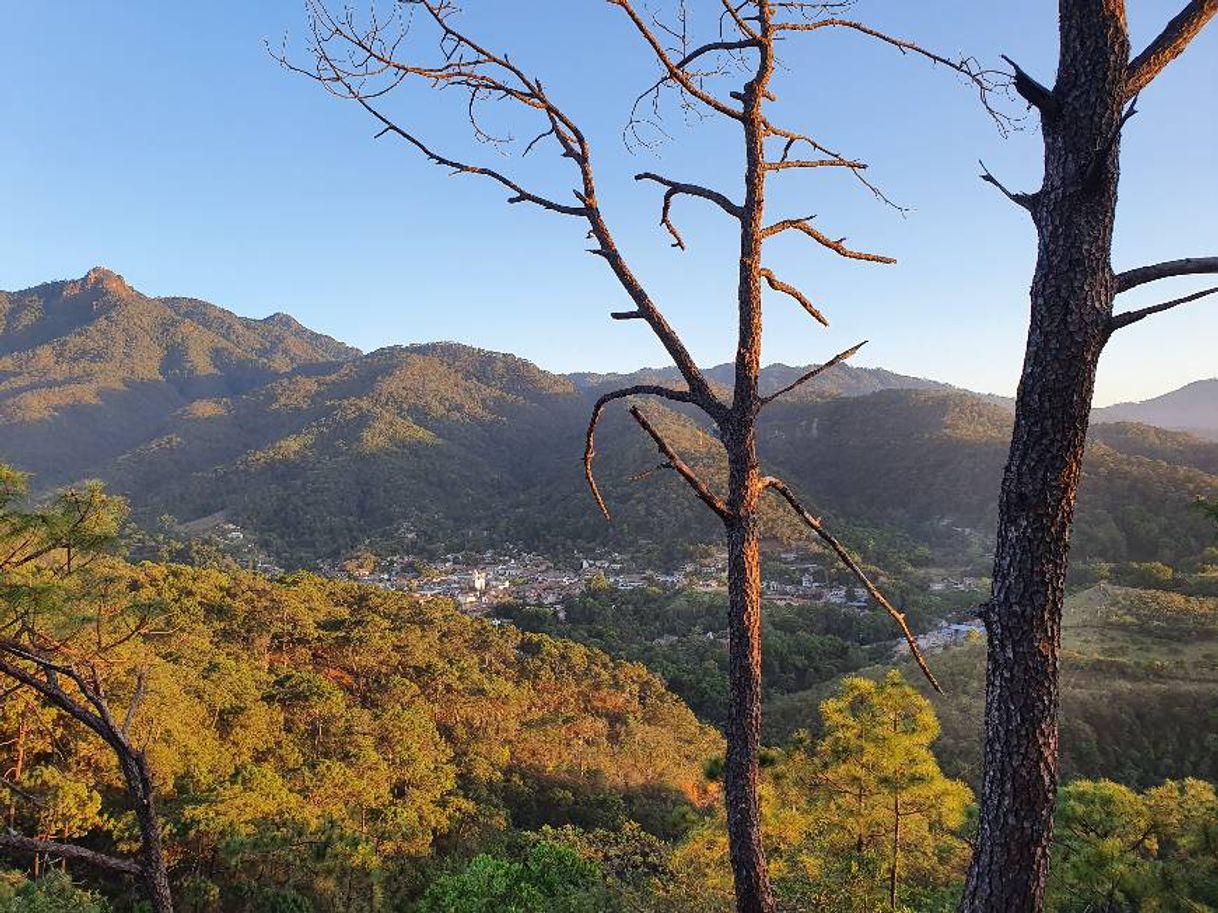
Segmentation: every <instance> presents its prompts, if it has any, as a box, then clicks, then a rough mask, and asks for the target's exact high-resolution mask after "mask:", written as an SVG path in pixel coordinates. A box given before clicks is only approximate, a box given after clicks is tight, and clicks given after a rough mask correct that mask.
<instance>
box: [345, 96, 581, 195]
mask: <svg viewBox="0 0 1218 913" xmlns="http://www.w3.org/2000/svg"><path fill="white" fill-rule="evenodd" d="M354 100H355V101H356V102H357V103H358V104H359V105H360V106H361V107H362V108H364V110H366V111H367V112H368V113H369V114H371V115H372V116H373V117H375V118H376V119H377V120H378V121H380V122H381V124H383V125H384V129H383V130H382V131H381V132H380V133H378V134H377V135H378V136H382V135H384V134H385V133H393V134H396V135H397V136H399V137H401V138H402V139H404V140H406V142H408V143H410V145H412V146H414V147H415V148H416V149H418V150H419V151H420V152H422V153H423V154H424V155H425V156H427V158H428V159H429V160H431V161H432V162H434V163H435V164H437V165H443V166H444V167H446V168H451V169H452V170H453V173H454V174H479V175H482V176H483V177H488V178H490V179H491V180H492V181H495V182H497V183H499V184H502V185H503V186H504V187H506V188H507V189H508V190H511V191H512V194H513V195H512V196H510V197H508V202H509V203H533V204H534V205H536V206H540V207H541V208H542V209H548V210H550V211H551V212H557V213H561V214H562V215H566V216H587V214H588V212H587V207H584V206H570V205H568V204H566V203H559V202H557V201H555V200H551V199H549V198H547V197H543V196H541V195H540V194H537V193H533V192H532V191H529V190H525V189H524V188H523V187H522V186H520V185H519V184H517V183H516V182H515V181H514V180H512V179H511V178H509V177H507V176H506V175H504V174H502V173H501V172H499V171H496V170H494V169H493V168H484V167H482V166H480V165H470V164H468V163H466V162H459V161H457V160H456V159H451V158H448V157H447V156H443V155H440V154H439V153H438V152H434V151H432V150H431V149H430V148H428V147H427V146H426V145H424V144H423V141H422V140H420V139H419V138H418V137H416V136H415V135H414V134H413V133H408V132H407V131H406V130H403V129H402V128H401V127H399V126H398V125H397V124H396V123H394V122H393V121H391V120H389V118H387V117H385V115H383V114H382V113H381V112H380V111H379V110H377V109H376V108H375V107H373V106H372V105H371V104H369V103H368V102H367V101H366V100H365V99H363V98H356V99H354Z"/></svg>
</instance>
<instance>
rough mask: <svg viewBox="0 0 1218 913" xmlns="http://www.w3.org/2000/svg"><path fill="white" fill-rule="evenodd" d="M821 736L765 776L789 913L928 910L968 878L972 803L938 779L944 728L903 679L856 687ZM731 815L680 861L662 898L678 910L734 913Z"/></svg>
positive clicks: (839, 697)
mask: <svg viewBox="0 0 1218 913" xmlns="http://www.w3.org/2000/svg"><path fill="white" fill-rule="evenodd" d="M821 716H822V724H821V728H822V729H823V731H824V736H823V737H822V738H821V739H819V740H812V739H811V738H810V737H808V736H807V735H806V734H804V735H801V736H800V737H799V738H797V739H796V740H795V744H794V745H793V747H792V748H791V749H790V750H788V751H787V752H784V753H783V755H782V756H781V757H780V758H779V759H778V760H777V762H776V763H774V764H773V765H771V766H770V767H769V768H768V769H767V770H766V773H765V779H764V781H763V785H762V813H763V824H764V834H765V838H766V849H767V853H768V856H769V859H770V862H771V877H772V879H773V881H774V885H775V890H776V892H777V893H778V895H779V896H780V897H781V898H783V899H784V901H785V902H786V903H788V904H790V905H791V906H790V908H791V909H793V910H794V909H816V910H824V911H828V913H873V911H878V910H887V909H889V908H890V900H891V898H890V892H891V891H892V890H893V889H894V887H895V894H896V903H897V904H898V908H900V909H906V908H910V909H917V910H927V909H930V908H933V907H934V906H935V905H936V904H938V903H940V902H941V901H943V900H944V898H946V897H948V896H949V895H950V893H951V891H952V890H953V889H954V888H955V887H956V886H957V884H958V883H959V881H960V880H961V879H962V878H963V873H964V866H965V864H966V862H967V849H968V847H967V843H966V841H965V839H964V833H963V828H964V826H965V823H966V809H967V807H968V805H969V803H970V802H971V800H972V794H971V792H970V791H969V789H968V787H967V786H965V785H964V784H963V783H960V782H957V781H953V780H948V779H947V778H945V777H944V776H943V775H942V773H941V772H940V770H939V767H938V764H937V762H936V761H935V758H934V755H933V754H932V752H931V749H930V746H931V744H932V743H933V742H934V740H935V738H936V736H937V735H938V723H937V721H936V720H935V715H934V711H933V710H932V708H931V706H930V704H929V702H928V701H926V699H925V698H923V697H921V696H920V695H919V694H918V693H917V692H916V691H915V690H914V689H913V688H911V687H910V686H909V685H908V684H906V683H905V681H904V680H903V679H902V678H901V677H900V676H899V675H897V674H896V673H892V674H891V675H889V676H888V677H886V678H885V679H884V680H883V681H881V682H873V681H870V680H867V679H860V678H847V679H846V680H845V681H844V682H843V683H842V685H841V689H840V691H839V692H838V693H837V694H836V695H835V696H834V697H832V698H830V699H828V700H826V701H825V702H824V703H822V704H821ZM726 854H727V845H726V839H725V836H724V833H723V821H722V818H721V817H720V818H718V819H717V820H716V821H715V822H714V823H712V824H710V825H708V826H707V827H705V828H704V829H702V830H700V831H699V832H698V833H697V834H695V835H694V836H692V837H691V838H690V839H689V840H688V841H686V842H685V843H684V844H683V845H682V846H681V847H679V848H678V850H677V852H676V854H675V855H674V857H673V862H672V866H673V869H674V873H675V874H674V877H673V878H672V879H671V880H670V881H669V882H668V883H667V884H665V885H663V886H662V887H661V888H660V889H659V890H660V892H661V894H662V895H664V896H666V897H667V898H668V900H669V901H671V903H672V905H673V907H674V909H682V910H685V909H688V910H697V911H703V910H706V911H712V910H714V911H718V910H726V909H729V908H730V906H731V881H730V876H729V870H728V869H727V866H726Z"/></svg>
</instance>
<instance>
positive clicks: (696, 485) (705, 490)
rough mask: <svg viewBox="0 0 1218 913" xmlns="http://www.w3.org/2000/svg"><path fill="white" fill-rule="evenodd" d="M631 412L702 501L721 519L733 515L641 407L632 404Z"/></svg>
mask: <svg viewBox="0 0 1218 913" xmlns="http://www.w3.org/2000/svg"><path fill="white" fill-rule="evenodd" d="M630 414H631V415H632V416H634V420H635V421H636V422H638V423H639V427H641V428H642V429H643V430H644V431H646V432H647V434H648V435H649V436H650V437H651V439H652V440H653V441H655V445H656V447H657V448H658V449H659V451H660V453H661V454H662V455H663V456H664V458H665V459H666V460H667V461H668V462H669V463H671V464H672V468H673V469H675V470H676V471H677V474H678V475H680V476H681V478H683V479H684V480H685V481H686V482H688V483H689V487H690V488H692V489H693V490H694V492H695V493H696V494H697V495H698V497H699V498H700V499H701V501H702V503H703V504H705V505H706V506H707V507H709V508H710V509H711V510H713V511H714V512H715V513H716V514H718V515H719V517H720V518H721V519H724V520H726V519H728V518H729V517H730V516H731V513H730V512H729V511H728V508H727V505H726V504H725V503H724V502H723V500H722V499H721V498H720V497H719V496H718V495H716V494H715V493H714V492H713V491H711V490H710V488H709V487H708V486H707V484H706V483H705V482H703V481H702V479H701V478H700V477H699V476H698V474H697V473H696V472H694V471H693V469H691V468H690V467H689V465H688V464H687V463H686V462H685V461H684V460H682V459H681V457H679V456H678V455H677V452H676V451H675V450H673V449H672V447H671V446H669V444H668V442H667V441H666V440H664V438H663V436H662V435H661V434H660V432H659V431H657V430H656V428H655V426H653V425H652V424H651V422H649V421H647V418H646V416H644V415H643V413H642V412H640V411H639V407H638V406H631V407H630Z"/></svg>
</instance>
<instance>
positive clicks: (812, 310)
mask: <svg viewBox="0 0 1218 913" xmlns="http://www.w3.org/2000/svg"><path fill="white" fill-rule="evenodd" d="M761 278H762V279H764V280H765V281H766V283H767V284H768V285H769V286H770V288H772V289H773V290H774V291H776V292H781V293H782V294H784V295H787V296H789V297H791V298H794V299H795V300H796V301H798V302H799V304H800V306H801V307H802V308H803V309H804V310H805V311H807V312H808V314H809V315H810V316H811V317H812V319H813V320H815V321H816V322H817V323H819V324H820V325H821V326H825V327H827V326H828V325H829V319H828V318H827V317H825V315H824V314H822V313H821V312H820V311H819V310H818V309H817V307H816V305H814V304H813V303H812V302H811V301H809V300H808V297H807V296H806V295H805V294H804V293H803V292H801V291H800V290H799V289H797V288H796V287H795V286H793V285H788V284H787V283H786V282H783V281H782V280H781V279H779V278H778V277H776V276H775V275H774V271H773V270H771V269H763V270H762V271H761Z"/></svg>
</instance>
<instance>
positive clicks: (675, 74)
mask: <svg viewBox="0 0 1218 913" xmlns="http://www.w3.org/2000/svg"><path fill="white" fill-rule="evenodd" d="M609 4H610V5H611V6H617V7H620V8H621V9H622V10H623V11H624V12H625V13H626V15H627V17H629V19H630V21H631V22H632V23H634V27H635V29H636V30H638V33H639V34H640V35H642V36H643V40H644V41H646V42H647V44H648V45H650V47H651V50H652V51H653V52H654V53H655V55H656V58H657V59H658V60H659V61H660V65H661V66H662V67H663V68H664V74H665V75H664V78H663V79H662V80H661V83H663V82H665V81H668V80H671V81H672V82H675V83H676V84H677V85H678V86H680V87H681V88H682V89H683V90H684V91H685V92H688V93H689V94H690V95H691V96H693V97H694V98H696V99H697V100H698V101H700V102H702V104H704V105H706V106H707V107H708V108H710V109H711V110H712V111H715V112H717V113H719V114H722V115H724V116H725V117H730V118H731V119H732V120H742V119H743V117H744V114H743V113H742V112H740V111H738V110H737V109H735V108H733V107H732V106H731V105H729V104H726V103H725V102H723V101H721V100H719V99H718V98H716V97H715V96H714V95H712V94H711V93H709V92H707V91H705V90H704V89H702V88H701V87H700V86H699V85H698V84H697V82H696V81H695V80H694V78H693V77H692V76H690V75H689V74H688V73H686V72H685V70H683V69H682V68H681V67H680V66H678V61H675V60H673V59H672V57H670V56H669V55H668V52H667V51H665V50H664V45H663V44H662V43H661V42H660V39H659V38H657V37H656V34H655V32H653V31H652V30H651V28H650V27H649V26H648V25H647V23H646V22H644V21H643V17H642V16H640V15H639V14H638V11H637V10H636V9H635V8H634V4H633V3H631V2H630V0H609Z"/></svg>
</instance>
